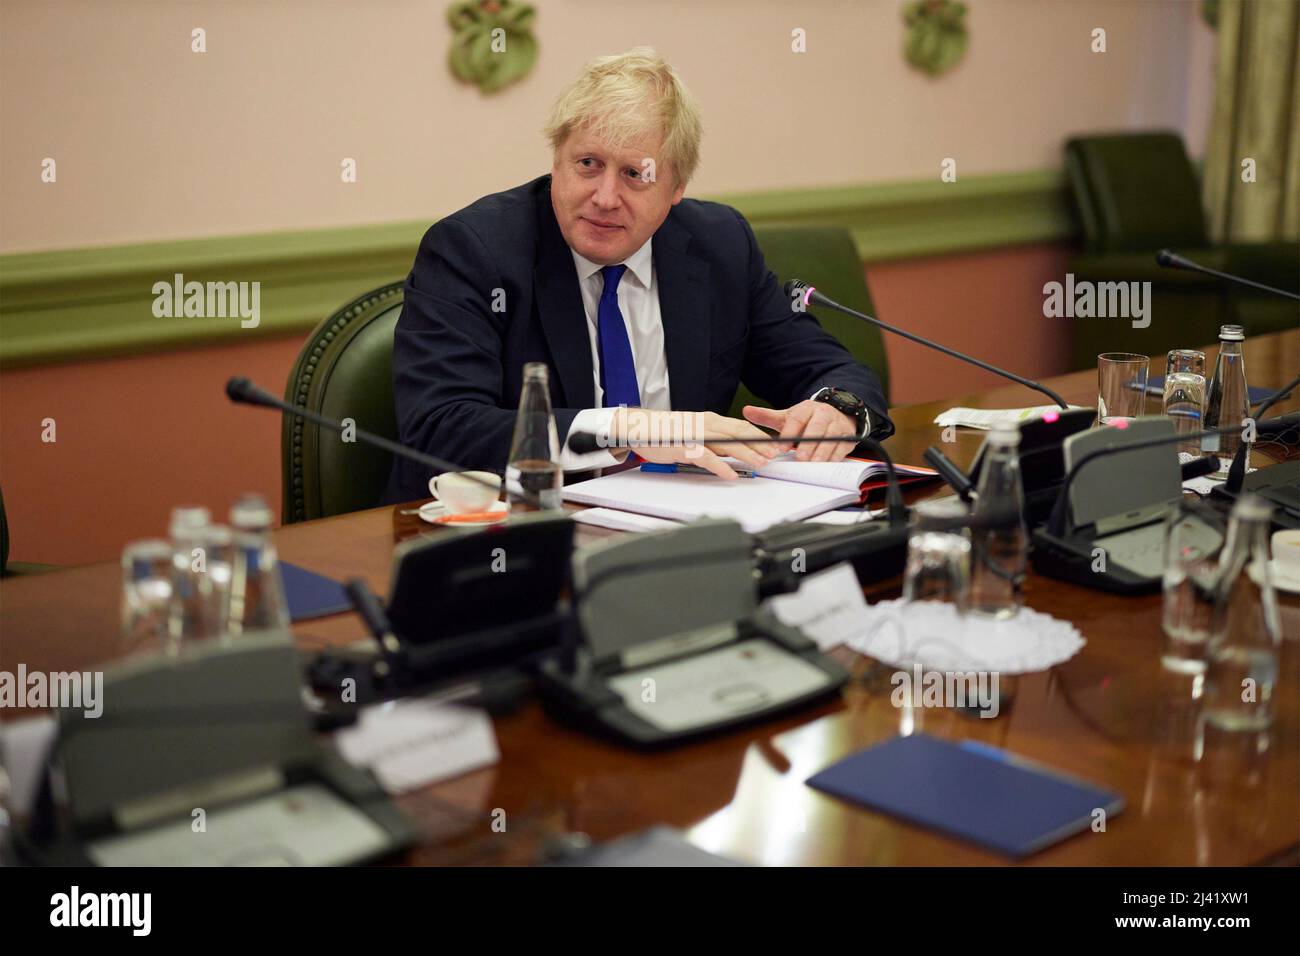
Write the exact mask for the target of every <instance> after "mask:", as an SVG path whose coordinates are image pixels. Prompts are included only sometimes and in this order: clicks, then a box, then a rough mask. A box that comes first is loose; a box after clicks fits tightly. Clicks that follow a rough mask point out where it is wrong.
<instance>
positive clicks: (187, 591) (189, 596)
mask: <svg viewBox="0 0 1300 956" xmlns="http://www.w3.org/2000/svg"><path fill="white" fill-rule="evenodd" d="M169 536H170V537H171V541H172V549H173V550H172V591H171V599H170V601H169V602H168V608H167V636H168V640H169V645H168V646H169V649H170V650H172V651H175V650H177V649H178V648H179V647H180V646H181V645H182V644H184V643H187V642H189V641H193V640H201V639H206V638H212V637H218V638H219V637H224V636H225V634H226V623H227V614H228V612H229V607H230V605H229V602H230V578H231V564H232V560H231V559H232V556H231V534H230V529H229V528H223V527H220V526H218V525H214V524H212V518H211V514H210V513H209V512H208V509H207V508H192V507H180V508H174V509H172V517H171V525H170V528H169Z"/></svg>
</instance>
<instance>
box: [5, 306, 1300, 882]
mask: <svg viewBox="0 0 1300 956" xmlns="http://www.w3.org/2000/svg"><path fill="white" fill-rule="evenodd" d="M1209 354H1213V353H1212V352H1210V353H1209ZM1162 365H1163V359H1161V358H1153V361H1152V374H1156V373H1157V372H1159V371H1162V368H1161V367H1162ZM1246 368H1247V371H1248V373H1249V376H1250V380H1251V382H1253V383H1255V384H1257V385H1264V386H1269V387H1274V388H1276V387H1278V386H1280V385H1281V384H1283V383H1284V382H1285V381H1287V380H1288V379H1289V378H1290V377H1291V376H1292V375H1293V374H1294V373H1295V371H1296V369H1297V368H1300V332H1297V331H1288V332H1283V333H1278V334H1275V335H1271V336H1266V337H1260V338H1257V339H1255V340H1252V341H1248V342H1247V344H1246ZM1049 384H1050V385H1051V386H1053V387H1054V388H1056V389H1057V390H1058V391H1059V392H1060V393H1061V394H1062V395H1063V396H1064V397H1065V398H1066V400H1067V401H1070V402H1074V403H1078V404H1086V405H1093V404H1095V403H1096V372H1095V371H1083V372H1077V373H1072V374H1068V375H1063V376H1059V377H1057V378H1054V379H1052V380H1050V382H1049ZM1039 403H1040V401H1039V399H1038V398H1037V396H1035V395H1034V394H1033V393H1031V392H1029V391H1026V390H1025V389H1022V388H1020V387H1019V386H1014V385H1012V386H1008V387H1002V388H996V389H992V390H989V391H985V392H982V393H979V394H975V395H965V396H959V397H956V398H950V399H946V400H944V401H941V402H929V403H925V404H921V405H914V406H910V407H906V408H899V409H896V410H895V411H894V412H893V413H892V414H893V418H894V421H895V422H896V424H897V427H898V433H897V434H896V435H895V437H894V438H892V439H891V440H890V443H889V446H890V449H891V451H892V453H893V455H894V457H895V459H896V460H898V461H900V462H907V463H919V462H920V461H921V452H922V451H923V450H924V449H925V448H926V446H928V445H930V444H935V443H937V442H938V441H939V429H938V428H937V427H936V426H934V425H933V424H932V422H933V419H934V417H935V415H937V414H938V413H939V412H940V411H942V410H944V409H945V408H948V407H952V406H956V405H966V406H976V407H985V408H1009V407H1018V406H1024V405H1029V404H1039ZM1295 404H1296V400H1295V399H1294V398H1292V399H1290V400H1289V401H1288V403H1287V404H1286V405H1282V406H1279V407H1278V408H1277V409H1275V412H1276V411H1280V410H1283V409H1288V408H1294V407H1295ZM1158 405H1159V403H1158V402H1156V401H1154V400H1153V401H1152V403H1151V410H1152V411H1153V412H1158V410H1159V408H1158ZM980 440H981V439H980V436H979V435H978V434H974V433H963V434H960V435H959V436H958V439H957V442H956V443H955V445H947V446H945V447H946V449H947V450H948V454H949V455H950V456H951V457H953V458H954V460H956V461H957V462H958V463H959V464H961V465H966V464H968V463H969V461H970V459H971V457H972V456H973V454H974V452H975V449H976V448H977V447H978V445H979V442H980ZM1275 447H1276V446H1275ZM1264 450H1265V451H1266V452H1267V451H1268V449H1264ZM938 493H941V492H937V491H934V490H930V491H927V492H924V493H923V495H925V496H928V495H933V494H938ZM424 527H425V528H427V526H424ZM420 530H421V527H420V526H419V523H418V521H417V520H415V519H412V518H410V517H409V516H402V515H400V514H398V509H395V508H391V507H385V508H376V509H373V510H370V511H363V512H357V513H354V514H349V515H342V516H339V517H334V518H328V519H324V520H320V521H310V522H306V523H303V524H297V525H290V526H288V527H285V528H282V529H279V530H278V531H276V532H275V535H274V537H275V544H276V546H277V548H278V549H279V552H280V555H281V557H283V558H284V559H285V560H287V561H291V562H294V563H297V564H301V565H304V566H306V567H308V568H311V569H312V570H315V571H318V572H321V573H323V574H328V575H331V576H333V577H337V578H344V577H349V576H358V575H359V576H361V577H363V578H365V579H366V580H367V581H368V582H369V584H370V586H371V587H372V588H373V589H375V590H376V591H377V592H378V593H381V594H383V593H386V591H387V587H388V572H389V567H390V561H391V556H392V549H393V544H394V541H395V540H396V539H398V538H400V537H404V536H407V535H409V534H412V533H419V531H420ZM610 533H612V532H603V531H600V530H598V529H591V528H587V527H586V526H582V527H581V528H580V530H579V539H580V543H585V542H588V541H590V540H592V539H594V538H595V537H596V536H600V535H605V534H610ZM899 587H900V582H899V580H898V579H897V578H895V579H893V580H891V581H885V582H881V583H880V584H878V585H873V586H871V587H869V588H868V589H867V596H868V598H869V599H871V600H875V599H880V598H889V597H895V596H897V595H898V593H899ZM119 588H120V572H119V569H118V566H117V564H116V563H105V564H98V565H90V566H85V567H78V568H71V569H68V570H64V571H59V572H55V573H52V574H46V575H38V576H34V577H28V578H17V579H10V580H7V581H5V582H4V584H3V585H0V627H2V628H3V635H2V639H0V669H4V670H9V671H11V672H12V671H14V670H15V669H16V666H17V662H18V661H23V662H25V663H26V664H27V666H28V669H29V670H42V671H61V670H72V669H83V668H85V667H87V666H88V665H91V664H96V663H100V662H103V661H105V660H106V659H108V658H111V657H113V656H115V655H116V654H117V653H118V650H117V648H116V647H115V644H116V632H117V622H118V596H119ZM1279 597H1281V598H1282V604H1283V607H1282V612H1283V631H1284V634H1289V635H1290V636H1289V638H1287V639H1284V641H1283V647H1282V667H1281V675H1280V680H1279V685H1278V688H1277V717H1276V720H1275V722H1274V726H1273V729H1272V732H1271V734H1270V735H1269V738H1268V739H1267V741H1264V742H1263V743H1266V746H1264V747H1261V746H1258V745H1257V744H1258V743H1259V742H1256V741H1255V740H1254V738H1251V741H1250V742H1249V744H1248V743H1247V742H1245V741H1242V742H1238V743H1236V744H1233V743H1222V742H1211V743H1209V744H1207V745H1206V746H1205V747H1204V749H1203V751H1202V752H1201V754H1200V755H1199V757H1198V756H1197V753H1196V746H1195V734H1194V732H1193V728H1194V719H1193V718H1194V712H1193V710H1192V708H1191V706H1190V680H1189V679H1187V678H1174V677H1173V676H1172V675H1169V674H1167V673H1165V672H1164V671H1163V670H1162V669H1161V667H1160V663H1159V656H1160V648H1161V642H1162V634H1161V628H1160V597H1159V595H1150V596H1144V597H1116V596H1112V595H1108V594H1103V593H1101V592H1097V591H1091V590H1085V589H1083V588H1079V587H1075V586H1073V585H1068V584H1062V583H1059V582H1056V581H1053V580H1050V579H1047V578H1044V577H1041V576H1038V575H1035V574H1032V573H1031V575H1030V576H1029V579H1028V581H1027V585H1026V601H1027V604H1028V606H1030V607H1032V608H1034V609H1036V610H1038V611H1042V612H1045V613H1048V614H1051V615H1053V616H1055V617H1057V618H1062V619H1065V620H1069V621H1071V622H1073V623H1074V624H1075V625H1076V626H1077V627H1078V628H1079V630H1080V631H1081V632H1082V633H1083V635H1084V637H1085V638H1086V639H1087V645H1086V646H1085V647H1084V648H1083V650H1082V651H1081V652H1080V653H1079V654H1078V655H1076V656H1075V657H1074V658H1073V659H1072V660H1070V661H1068V662H1066V663H1065V664H1062V665H1059V666H1057V667H1054V668H1052V669H1051V670H1050V671H1048V672H1046V673H1039V674H1033V675H1026V676H1022V677H1020V678H1017V679H1015V681H1016V686H1015V688H1014V698H1013V700H1012V701H1011V702H1010V703H1009V704H1004V706H1003V711H1002V713H1001V714H1000V716H998V717H997V718H996V719H992V720H982V719H979V718H972V717H967V716H963V715H961V714H959V713H957V712H954V711H951V710H943V709H920V708H918V709H906V710H900V709H897V708H895V707H894V706H893V705H892V704H891V703H890V691H891V689H892V687H891V685H890V683H889V674H890V673H891V672H892V668H886V667H883V666H881V665H878V664H876V663H874V662H872V661H869V660H866V659H865V658H861V657H858V656H857V655H854V654H852V653H851V652H848V651H844V650H841V652H839V653H841V654H842V655H843V658H842V659H843V660H844V662H845V663H846V664H849V665H850V666H851V669H852V671H853V673H854V680H853V681H852V682H851V684H850V685H849V686H848V687H847V688H846V689H845V691H844V692H843V694H842V695H841V697H840V698H839V699H837V700H834V701H832V702H829V703H826V704H824V705H822V706H820V707H816V708H813V709H808V710H804V711H802V712H799V713H797V714H795V715H793V716H789V717H786V718H784V719H781V720H776V721H771V722H768V723H766V724H761V725H758V726H754V727H751V728H749V729H746V730H742V731H737V732H735V733H731V734H727V735H724V736H720V737H715V738H711V739H708V740H706V741H704V742H701V743H696V744H692V745H688V746H683V747H679V748H676V749H672V750H668V751H666V752H660V753H652V754H643V753H637V752H633V751H631V750H627V749H623V748H621V747H619V746H617V745H615V744H612V743H609V742H605V741H602V740H597V739H594V738H592V737H589V736H587V735H585V734H583V733H580V732H578V731H575V730H572V729H569V728H567V727H565V726H563V725H561V724H560V723H557V722H556V721H555V720H553V719H551V718H550V717H549V716H547V715H546V714H545V713H544V712H543V710H542V708H541V706H540V704H538V703H537V702H536V701H535V700H531V699H530V700H528V701H526V702H524V703H523V704H522V705H521V706H520V707H519V708H518V709H517V710H516V711H514V712H513V713H510V714H508V715H506V716H502V717H499V718H497V720H496V730H497V735H498V739H499V743H500V748H501V760H500V763H499V764H498V765H497V766H496V767H493V768H490V769H486V770H482V771H478V772H475V773H472V774H469V775H467V776H464V777H461V778H459V779H457V780H453V781H449V782H447V783H444V784H440V785H436V786H432V787H426V788H424V789H423V790H421V791H417V792H416V793H413V794H409V795H406V796H403V797H400V798H398V802H399V803H400V804H401V805H402V806H403V807H404V808H405V809H406V810H407V811H408V812H409V814H410V815H411V816H412V818H413V819H414V820H415V821H416V822H417V824H418V826H419V827H420V829H421V832H422V835H423V842H422V844H421V845H420V847H419V848H417V849H416V850H414V851H412V852H411V854H410V855H409V857H408V861H409V862H412V863H427V864H452V863H471V864H477V863H528V862H533V861H535V860H536V859H537V858H538V854H539V852H540V850H541V849H542V847H543V846H544V845H546V844H547V842H548V841H553V840H556V839H563V838H564V836H565V834H568V833H574V832H578V833H585V834H588V835H589V836H590V837H591V838H592V839H594V840H596V841H603V840H607V839H610V838H612V837H616V836H618V835H620V834H625V833H629V832H632V831H635V830H638V829H641V828H644V827H647V826H650V825H653V824H657V823H667V824H670V825H672V826H676V827H681V828H684V829H685V830H686V832H687V835H688V837H689V839H690V840H691V841H692V842H694V843H696V844H697V845H699V846H701V847H704V848H706V849H708V850H711V851H714V852H718V853H723V854H727V855H729V856H733V857H735V858H737V859H740V860H743V861H747V862H752V863H763V864H904V865H910V864H999V863H1004V862H1006V860H1005V859H1004V858H1002V857H1000V856H998V855H996V854H994V853H991V852H988V851H985V850H982V849H979V848H977V847H974V846H972V845H968V844H966V843H962V842H959V841H957V840H954V839H949V838H947V837H945V836H942V835H939V834H937V833H933V832H930V831H928V830H925V829H922V828H919V827H915V826H911V825H909V824H906V823H902V822H898V821H896V820H893V819H891V818H888V817H885V816H882V815H879V814H876V813H871V812H867V811H864V810H860V809H858V808H856V807H853V806H850V805H848V804H844V803H840V802H839V801H837V800H834V799H832V798H830V797H827V796H823V795H821V794H819V793H817V792H815V791H813V790H812V789H810V788H809V787H807V786H805V785H804V780H806V779H807V778H808V777H809V776H811V775H812V774H813V773H815V772H816V771H818V770H820V769H822V768H823V767H825V766H827V765H829V764H830V763H832V762H834V761H836V760H838V759H839V758H841V757H843V756H846V755H848V754H850V753H853V752H855V751H857V750H859V749H862V748H864V747H867V746H870V745H872V744H875V743H878V742H880V741H883V740H885V739H887V738H889V737H892V736H895V735H897V734H899V733H906V732H911V731H923V732H925V733H928V734H933V735H937V736H941V737H946V738H953V739H973V740H978V741H983V742H985V743H988V744H992V745H995V746H998V747H1004V748H1007V749H1009V750H1011V751H1013V752H1015V753H1017V754H1019V755H1021V756H1023V757H1026V758H1030V759H1033V760H1038V761H1042V762H1044V763H1047V764H1050V765H1052V766H1054V767H1057V768H1059V769H1060V770H1062V771H1065V772H1068V773H1071V774H1074V775H1077V776H1080V777H1083V778H1086V779H1088V780H1091V781H1093V782H1095V783H1097V784H1100V785H1102V786H1104V787H1107V788H1110V789H1112V790H1116V791H1118V792H1119V793H1121V794H1122V795H1123V797H1124V799H1125V801H1126V804H1127V806H1126V808H1125V809H1124V811H1123V812H1122V813H1120V814H1118V815H1117V816H1114V817H1112V818H1111V819H1110V820H1109V821H1108V822H1107V826H1106V829H1105V832H1085V833H1082V834H1080V835H1078V836H1075V837H1073V838H1071V839H1069V840H1067V841H1065V842H1064V843H1061V844H1058V845H1056V846H1054V847H1052V848H1050V849H1048V850H1045V851H1043V852H1041V853H1039V854H1037V855H1035V856H1034V857H1032V858H1031V859H1030V860H1029V861H1028V862H1029V863H1031V864H1047V865H1074V864H1089V865H1090V864H1105V865H1152V864H1155V865H1163V864H1183V865H1205V864H1210V865H1237V864H1253V863H1295V862H1297V861H1300V762H1298V759H1297V758H1298V756H1300V746H1298V743H1300V740H1298V735H1297V723H1298V711H1300V707H1298V706H1297V705H1298V703H1300V684H1298V677H1300V669H1298V668H1297V663H1298V658H1300V654H1298V653H1297V641H1296V637H1297V635H1300V606H1298V605H1297V601H1296V599H1295V598H1294V597H1288V596H1286V595H1281V594H1279ZM294 632H295V635H296V637H297V638H298V639H299V640H300V642H301V643H302V644H303V645H304V646H307V647H312V646H319V645H323V644H335V643H342V642H349V641H355V640H358V639H361V638H363V637H364V636H365V632H364V630H363V628H362V625H361V623H360V621H359V620H358V619H357V618H356V617H355V616H353V615H336V616H334V617H329V618H322V619H318V620H315V621H307V622H304V623H302V624H299V625H296V626H295V627H294ZM6 716H12V715H6ZM495 810H504V811H505V823H506V829H505V832H503V833H500V832H494V830H493V828H492V821H493V819H494V813H493V811H495ZM495 818H496V819H498V820H499V819H500V818H501V815H500V813H496V814H495ZM498 829H499V827H498Z"/></svg>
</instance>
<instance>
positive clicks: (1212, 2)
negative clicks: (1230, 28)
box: [1201, 0, 1219, 30]
mask: <svg viewBox="0 0 1300 956" xmlns="http://www.w3.org/2000/svg"><path fill="white" fill-rule="evenodd" d="M1201 19H1202V20H1204V21H1205V23H1206V26H1208V27H1209V28H1210V29H1211V30H1217V29H1219V0H1201Z"/></svg>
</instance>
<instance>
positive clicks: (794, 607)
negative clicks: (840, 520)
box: [767, 561, 867, 651]
mask: <svg viewBox="0 0 1300 956" xmlns="http://www.w3.org/2000/svg"><path fill="white" fill-rule="evenodd" d="M767 605H768V607H769V608H770V609H771V611H772V613H773V614H775V615H776V616H777V617H778V618H779V619H780V620H781V621H782V622H783V623H785V624H789V625H791V626H792V627H797V628H799V629H801V630H802V631H803V632H804V633H805V634H807V635H808V636H809V637H811V638H812V639H813V640H814V641H816V642H817V646H818V647H820V648H821V649H822V650H824V651H825V650H829V649H830V648H832V647H835V646H836V645H838V644H846V643H848V642H849V641H850V640H852V639H854V638H860V637H862V636H863V635H864V634H865V633H866V631H867V601H866V598H864V597H863V596H862V585H861V584H859V583H858V576H857V575H856V574H855V573H854V572H853V565H851V564H849V563H848V562H847V561H845V562H842V563H840V564H837V565H835V567H833V568H827V569H826V570H825V571H818V572H817V573H816V574H810V575H808V577H807V578H805V579H804V581H803V583H802V584H800V585H799V590H798V591H795V592H794V593H793V594H778V595H776V596H775V597H771V598H768V599H767Z"/></svg>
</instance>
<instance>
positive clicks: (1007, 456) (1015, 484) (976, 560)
mask: <svg viewBox="0 0 1300 956" xmlns="http://www.w3.org/2000/svg"><path fill="white" fill-rule="evenodd" d="M1019 448H1020V432H1019V431H1017V430H1016V429H1000V430H997V431H994V432H992V433H990V434H989V437H988V443H987V444H986V445H985V449H984V464H983V466H982V468H981V470H980V480H979V487H978V489H977V492H978V496H979V497H978V499H977V500H976V503H975V510H974V517H975V519H976V520H975V522H974V526H973V527H972V528H971V581H970V602H969V612H970V613H971V614H978V615H982V616H984V617H993V618H998V619H1005V618H1011V617H1015V616H1016V614H1018V613H1019V612H1020V608H1021V606H1022V605H1023V604H1024V590H1023V589H1024V582H1025V566H1026V563H1027V558H1028V554H1029V536H1028V534H1027V533H1026V532H1025V523H1024V511H1025V508H1024V500H1025V496H1024V489H1023V487H1022V485H1021V481H1020V459H1019ZM986 523H987V526H985V525H986Z"/></svg>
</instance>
